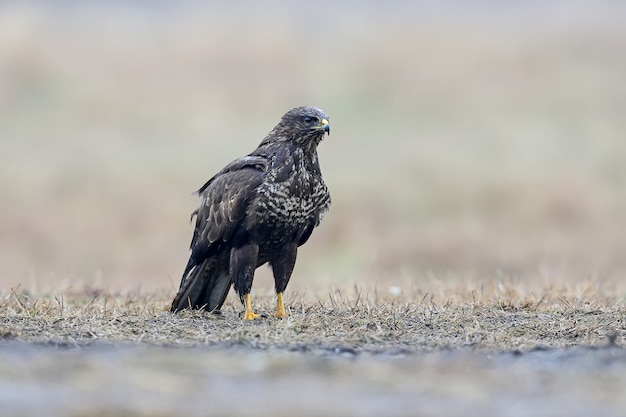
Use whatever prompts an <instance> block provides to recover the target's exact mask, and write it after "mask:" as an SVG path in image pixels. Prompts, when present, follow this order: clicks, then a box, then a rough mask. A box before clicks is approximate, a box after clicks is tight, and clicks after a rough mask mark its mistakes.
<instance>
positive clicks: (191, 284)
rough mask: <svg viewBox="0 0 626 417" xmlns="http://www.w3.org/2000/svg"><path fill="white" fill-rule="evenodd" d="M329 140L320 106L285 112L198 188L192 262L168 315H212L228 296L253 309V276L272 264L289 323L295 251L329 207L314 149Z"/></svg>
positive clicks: (248, 313) (280, 312) (250, 314)
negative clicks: (189, 311) (287, 297)
mask: <svg viewBox="0 0 626 417" xmlns="http://www.w3.org/2000/svg"><path fill="white" fill-rule="evenodd" d="M326 133H328V134H330V125H329V124H328V116H327V115H326V114H325V113H324V112H323V111H322V110H320V109H317V108H315V107H296V108H295V109H292V110H290V111H288V112H287V113H286V114H285V115H284V116H283V117H282V118H281V120H280V122H279V123H278V124H277V125H276V126H275V127H274V128H273V129H272V130H271V131H270V132H269V133H268V134H267V136H265V139H263V140H262V141H261V144H260V145H259V147H258V148H256V149H255V150H254V151H253V152H251V153H250V154H248V155H247V156H244V157H243V158H239V159H236V160H234V161H233V162H231V163H230V164H228V165H226V167H224V168H223V169H222V170H221V171H220V172H218V173H217V174H216V175H215V176H214V177H213V178H211V179H210V180H209V181H208V182H207V183H206V184H204V185H203V186H202V188H200V190H198V194H199V195H200V198H201V199H202V201H201V202H200V207H198V209H196V210H195V211H194V212H193V214H192V219H193V217H194V216H195V217H196V225H195V229H194V232H193V238H192V240H191V256H190V257H189V262H188V263H187V267H186V268H185V272H184V273H183V277H182V280H181V283H180V288H179V290H178V294H176V297H175V298H174V301H173V302H172V307H171V309H170V310H171V311H172V312H176V311H179V310H182V309H185V308H193V309H200V308H202V309H205V310H208V311H215V310H218V309H220V308H221V307H222V304H224V300H225V299H226V296H227V295H228V291H229V290H230V287H231V285H232V284H234V287H235V291H236V292H237V294H238V295H239V297H240V299H241V302H242V303H243V304H244V305H245V313H244V319H245V320H253V319H255V318H258V317H259V315H258V314H255V313H254V311H253V310H252V305H251V301H250V290H251V288H252V280H253V278H254V271H255V269H256V268H258V267H259V266H261V265H263V264H265V263H269V264H270V265H271V267H272V271H273V274H274V281H275V288H276V294H277V304H278V306H277V309H276V317H280V318H283V317H286V316H287V312H286V310H285V306H284V303H283V292H284V291H285V288H286V287H287V283H288V282H289V278H290V277H291V273H292V271H293V268H294V265H295V263H296V254H297V251H298V247H299V246H302V245H303V244H304V243H305V242H306V241H307V240H308V239H309V237H310V236H311V233H312V232H313V229H314V228H315V227H316V226H317V225H319V224H320V222H321V220H322V217H323V216H324V214H325V213H326V212H327V211H328V208H329V207H330V194H329V193H328V189H327V188H326V184H324V180H323V179H322V173H321V171H320V166H319V162H318V158H317V146H318V145H319V144H320V142H321V141H322V139H323V138H324V135H325V134H326Z"/></svg>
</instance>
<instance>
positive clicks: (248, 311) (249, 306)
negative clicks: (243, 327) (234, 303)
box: [243, 294, 261, 320]
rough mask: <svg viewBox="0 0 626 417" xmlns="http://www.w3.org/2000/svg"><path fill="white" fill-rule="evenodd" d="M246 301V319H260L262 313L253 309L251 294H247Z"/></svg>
mask: <svg viewBox="0 0 626 417" xmlns="http://www.w3.org/2000/svg"><path fill="white" fill-rule="evenodd" d="M244 302H245V304H246V312H245V314H244V316H243V319H244V320H254V319H258V318H260V317H261V316H260V315H258V314H255V313H254V311H252V302H251V301H250V294H246V295H245V298H244Z"/></svg>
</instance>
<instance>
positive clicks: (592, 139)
mask: <svg viewBox="0 0 626 417" xmlns="http://www.w3.org/2000/svg"><path fill="white" fill-rule="evenodd" d="M298 105H314V106H317V107H320V108H322V109H323V110H325V111H326V112H327V113H328V114H329V115H330V119H331V120H330V121H331V126H332V135H331V136H330V137H328V138H327V139H326V140H325V141H324V142H323V143H322V144H321V145H320V148H319V153H320V161H321V165H322V170H323V173H324V177H325V179H326V182H327V184H328V185H329V188H330V190H331V193H332V195H333V207H332V209H331V211H330V212H329V214H328V215H327V217H326V218H325V220H324V222H323V223H322V225H321V226H320V227H319V228H318V229H317V231H316V233H314V234H313V237H312V239H311V240H310V242H309V243H308V244H307V245H306V246H305V247H304V248H303V249H302V250H301V251H300V254H299V261H298V265H297V267H296V272H295V274H294V277H293V279H292V283H291V284H290V289H294V290H295V291H299V292H304V293H307V292H309V293H310V292H312V293H316V292H319V293H321V294H324V293H325V292H328V291H329V288H330V287H332V286H339V287H340V286H346V285H350V286H351V285H353V284H358V285H365V286H376V287H377V288H378V289H382V290H383V291H386V290H387V289H391V290H392V292H393V291H397V290H396V289H394V287H399V288H401V289H404V288H419V289H421V290H423V291H429V288H430V287H433V286H435V285H437V283H441V282H456V283H461V284H463V283H469V284H470V285H472V283H474V284H476V285H478V284H479V283H480V282H483V281H486V280H491V279H495V280H498V279H507V280H517V281H519V282H536V283H539V284H541V285H549V284H550V283H559V282H565V283H567V282H576V281H585V280H588V279H590V278H592V279H596V280H599V281H601V282H606V283H610V285H613V286H615V285H617V286H619V285H621V284H620V279H621V280H623V278H624V276H625V274H626V238H624V231H625V230H626V137H625V132H626V116H625V115H626V3H623V2H618V1H596V2H582V1H563V2H557V1H552V2H550V1H548V2H539V1H530V2H496V1H482V2H462V1H437V2H427V1H415V2H414V1H388V2H384V3H381V2H373V1H371V2H364V1H345V2H341V3H339V2H331V1H325V0H319V1H316V2H314V3H306V4H305V3H301V4H299V3H294V2H288V1H271V2H263V3H258V2H253V1H239V2H213V3H211V2H207V3H205V2H199V1H198V2H191V1H181V2H174V3H171V2H165V1H150V2H144V1H124V2H122V1H107V2H97V1H86V2H70V1H67V2H63V1H60V2H2V3H0V286H1V287H2V288H4V290H5V291H6V290H7V289H8V288H9V287H13V288H15V287H17V286H19V285H21V287H22V288H32V289H37V290H41V291H46V290H52V291H55V290H58V289H63V288H67V287H70V286H71V287H80V286H89V287H97V288H107V289H109V290H113V291H118V290H119V291H126V290H164V291H171V292H172V294H173V292H174V291H175V289H176V288H177V286H178V282H179V279H180V274H181V272H182V269H183V267H184V265H185V263H186V260H187V257H188V251H187V249H188V245H189V241H190V239H191V232H192V227H191V225H190V224H189V222H188V219H189V215H190V213H191V211H192V210H194V209H195V207H196V206H197V204H198V200H197V197H196V196H194V195H193V194H192V192H193V191H194V190H196V189H198V188H199V187H200V186H201V185H202V184H203V183H204V182H205V181H206V180H207V179H208V178H210V177H211V176H212V175H213V174H214V173H215V172H216V171H218V170H219V169H221V168H222V167H223V166H224V165H225V164H226V163H228V162H230V161H231V160H232V159H234V158H236V157H239V156H241V155H244V154H246V153H248V152H250V151H251V150H253V149H254V148H255V147H256V146H257V144H258V143H259V142H260V140H261V139H262V138H263V137H264V135H265V134H266V133H267V132H268V131H269V130H270V129H271V128H272V127H273V126H274V125H275V124H276V122H277V121H278V120H279V118H280V116H281V115H282V114H283V113H284V112H286V111H287V110H289V109H290V108H292V107H295V106H298ZM272 287H273V283H272V280H271V278H270V274H269V272H268V271H267V270H266V268H263V271H262V272H261V273H260V274H259V276H258V279H257V281H256V284H255V291H260V292H263V291H265V292H268V293H270V292H271V291H272Z"/></svg>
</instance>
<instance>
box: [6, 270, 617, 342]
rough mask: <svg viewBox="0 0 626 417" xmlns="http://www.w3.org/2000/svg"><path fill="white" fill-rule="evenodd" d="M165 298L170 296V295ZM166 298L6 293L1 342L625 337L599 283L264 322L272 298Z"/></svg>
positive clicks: (336, 295) (343, 308)
mask: <svg viewBox="0 0 626 417" xmlns="http://www.w3.org/2000/svg"><path fill="white" fill-rule="evenodd" d="M170 295H171V294H170ZM169 302H170V299H169V298H166V297H158V296H156V295H155V294H149V295H116V294H110V293H106V292H102V291H99V290H90V291H87V292H65V293H60V294H56V295H52V296H41V295H32V294H28V293H27V292H15V291H12V292H10V293H7V294H5V296H4V299H3V302H2V304H1V305H0V315H1V316H2V317H3V322H4V324H3V326H2V335H1V337H2V339H3V340H19V341H23V342H35V343H42V344H47V343H52V344H58V345H61V346H74V345H75V346H78V347H80V346H86V345H90V344H92V343H94V342H96V343H113V344H118V343H121V344H129V343H130V344H136V343H140V344H148V345H161V346H181V347H199V346H206V347H232V346H242V347H249V348H253V349H261V350H298V351H300V350H301V351H328V352H333V351H349V352H353V353H359V352H379V353H394V352H396V353H398V352H405V353H407V352H419V351H423V350H437V349H458V348H472V349H474V350H478V351H492V352H497V351H512V350H528V349H531V348H535V347H537V346H544V347H567V346H574V345H586V346H599V345H604V344H607V343H608V340H609V338H610V339H611V340H612V343H615V342H617V343H621V342H622V340H623V339H624V338H626V327H625V324H624V320H625V314H626V312H625V311H626V310H625V308H624V299H623V298H618V297H615V296H612V295H608V296H607V295H602V291H601V289H600V288H599V287H598V286H597V284H596V283H587V284H586V285H585V286H584V287H581V288H578V289H567V288H551V289H547V290H545V291H543V292H539V293H536V294H534V293H526V292H525V291H523V290H522V289H521V288H520V286H516V285H514V284H511V283H509V284H495V283H493V282H492V283H489V284H483V285H481V287H480V288H478V289H476V290H471V291H470V290H467V289H457V290H456V291H453V292H452V293H451V295H450V297H448V298H439V297H434V296H433V295H432V294H419V295H415V296H406V295H402V296H398V297H379V296H378V295H377V294H376V293H366V292H365V291H364V290H362V289H358V288H355V289H352V290H351V291H347V292H346V291H341V290H339V289H336V290H335V291H334V292H332V293H331V294H329V295H328V296H327V297H325V298H322V299H319V300H317V301H316V300H313V299H312V297H298V296H295V297H291V299H289V300H288V304H289V310H290V316H289V318H288V319H286V320H277V319H275V318H273V317H272V316H271V312H272V311H273V308H274V305H273V302H274V301H273V299H271V298H270V297H261V298H260V299H257V300H256V305H257V310H259V311H260V312H262V313H269V314H268V317H267V318H265V319H263V320H260V321H258V322H257V321H255V322H253V323H249V322H244V321H242V320H241V318H240V314H239V313H240V310H241V306H240V304H239V303H238V302H230V303H229V304H227V305H225V307H224V309H223V313H222V314H221V315H213V314H208V313H204V312H183V313H182V314H178V315H173V314H170V313H169V312H164V309H165V308H167V306H168V303H169Z"/></svg>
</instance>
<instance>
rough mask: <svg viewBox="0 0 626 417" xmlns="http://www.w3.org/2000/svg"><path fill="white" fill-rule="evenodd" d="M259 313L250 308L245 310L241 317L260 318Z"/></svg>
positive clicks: (245, 318) (247, 318)
mask: <svg viewBox="0 0 626 417" xmlns="http://www.w3.org/2000/svg"><path fill="white" fill-rule="evenodd" d="M260 318H261V315H260V314H256V313H255V312H254V311H252V310H250V311H248V310H246V312H245V313H244V315H243V319H244V320H255V319H260Z"/></svg>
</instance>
